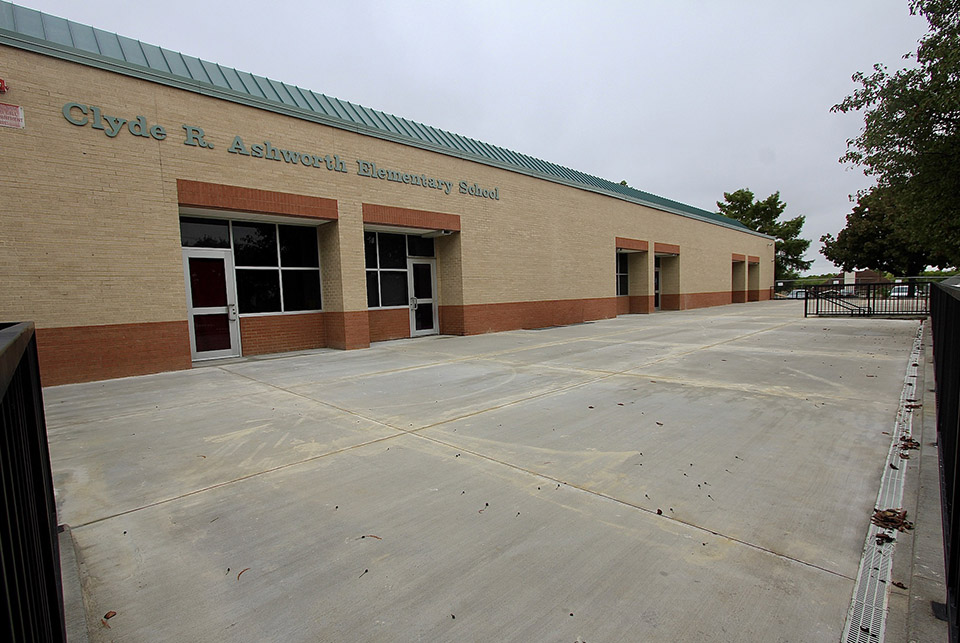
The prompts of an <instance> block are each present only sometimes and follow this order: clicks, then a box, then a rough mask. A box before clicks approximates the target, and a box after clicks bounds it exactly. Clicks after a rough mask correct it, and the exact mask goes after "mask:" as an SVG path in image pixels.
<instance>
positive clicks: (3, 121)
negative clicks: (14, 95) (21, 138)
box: [0, 103, 24, 129]
mask: <svg viewBox="0 0 960 643" xmlns="http://www.w3.org/2000/svg"><path fill="white" fill-rule="evenodd" d="M0 127H16V128H17V129H23V127H24V124H23V108H22V107H20V106H19V105H7V104H6V103H0Z"/></svg>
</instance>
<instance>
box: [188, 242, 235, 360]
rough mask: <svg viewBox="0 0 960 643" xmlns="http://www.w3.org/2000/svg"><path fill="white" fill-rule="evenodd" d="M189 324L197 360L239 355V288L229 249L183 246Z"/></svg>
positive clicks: (191, 342)
mask: <svg viewBox="0 0 960 643" xmlns="http://www.w3.org/2000/svg"><path fill="white" fill-rule="evenodd" d="M183 275H184V279H185V281H186V286H187V323H188V324H189V326H190V354H191V356H192V357H193V359H194V360H202V359H212V358H215V357H237V356H239V355H240V322H239V320H238V319H237V290H236V288H235V287H234V283H233V256H232V254H231V252H230V250H229V249H225V250H215V249H200V248H184V249H183Z"/></svg>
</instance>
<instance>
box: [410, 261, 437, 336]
mask: <svg viewBox="0 0 960 643" xmlns="http://www.w3.org/2000/svg"><path fill="white" fill-rule="evenodd" d="M407 286H408V292H409V293H410V336H411V337H417V336H418V335H436V334H437V333H438V332H439V324H438V319H437V262H436V260H435V259H419V258H418V259H414V258H412V257H411V258H408V259H407Z"/></svg>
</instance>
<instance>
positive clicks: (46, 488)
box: [0, 323, 66, 641]
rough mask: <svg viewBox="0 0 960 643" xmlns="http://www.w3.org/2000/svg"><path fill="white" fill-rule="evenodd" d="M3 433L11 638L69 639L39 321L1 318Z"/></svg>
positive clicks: (2, 541) (2, 545) (0, 549)
mask: <svg viewBox="0 0 960 643" xmlns="http://www.w3.org/2000/svg"><path fill="white" fill-rule="evenodd" d="M0 431H2V436H0V485H2V491H3V507H4V512H5V514H6V520H5V521H4V523H3V526H2V528H0V558H2V564H3V585H4V591H5V598H6V609H7V623H8V626H7V628H6V631H7V633H8V634H9V639H8V640H12V641H66V627H65V624H64V612H63V588H62V581H61V576H60V546H59V541H58V535H57V506H56V502H55V500H54V495H53V478H52V476H51V471H50V455H49V450H48V448H47V430H46V423H45V422H44V417H43V396H42V394H41V391H40V370H39V368H38V365H37V342H36V336H35V334H34V328H33V324H29V323H27V324H0ZM0 627H2V626H0Z"/></svg>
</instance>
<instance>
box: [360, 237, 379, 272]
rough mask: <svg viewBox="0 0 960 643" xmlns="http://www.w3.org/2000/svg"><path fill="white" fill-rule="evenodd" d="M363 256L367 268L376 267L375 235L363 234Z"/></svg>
mask: <svg viewBox="0 0 960 643" xmlns="http://www.w3.org/2000/svg"><path fill="white" fill-rule="evenodd" d="M363 255H364V258H365V261H366V266H367V268H376V267H377V233H376V232H364V233H363Z"/></svg>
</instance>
